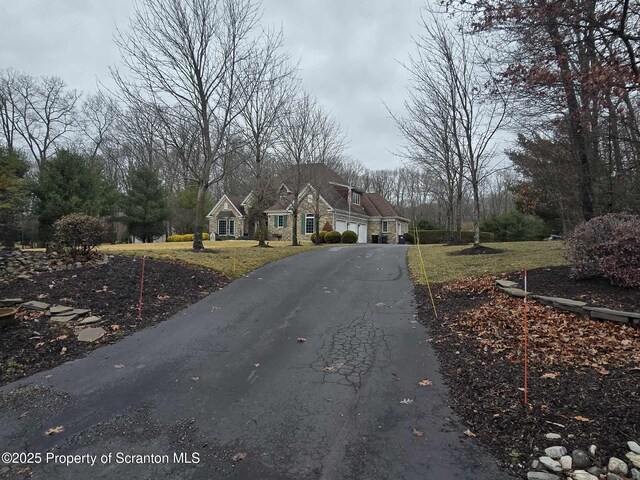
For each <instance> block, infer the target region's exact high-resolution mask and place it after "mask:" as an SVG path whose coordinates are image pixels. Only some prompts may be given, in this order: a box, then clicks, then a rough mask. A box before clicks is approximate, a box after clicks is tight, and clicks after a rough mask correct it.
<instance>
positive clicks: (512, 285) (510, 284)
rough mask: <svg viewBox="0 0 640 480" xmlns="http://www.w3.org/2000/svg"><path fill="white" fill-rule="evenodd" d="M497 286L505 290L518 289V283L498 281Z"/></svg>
mask: <svg viewBox="0 0 640 480" xmlns="http://www.w3.org/2000/svg"><path fill="white" fill-rule="evenodd" d="M496 285H498V286H499V287H504V288H517V287H518V283H517V282H512V281H511V280H496Z"/></svg>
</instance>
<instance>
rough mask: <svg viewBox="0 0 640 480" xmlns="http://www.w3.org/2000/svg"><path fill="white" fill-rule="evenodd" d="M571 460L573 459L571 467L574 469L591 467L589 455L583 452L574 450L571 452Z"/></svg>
mask: <svg viewBox="0 0 640 480" xmlns="http://www.w3.org/2000/svg"><path fill="white" fill-rule="evenodd" d="M571 458H572V459H573V466H574V467H575V468H589V467H590V466H591V458H589V454H588V453H587V452H585V451H584V450H580V449H575V450H574V451H573V452H571Z"/></svg>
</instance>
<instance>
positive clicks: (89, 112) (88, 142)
mask: <svg viewBox="0 0 640 480" xmlns="http://www.w3.org/2000/svg"><path fill="white" fill-rule="evenodd" d="M80 113H81V115H80V120H79V122H78V123H79V127H80V131H81V132H82V135H83V137H84V138H83V139H82V143H83V144H84V145H85V147H84V149H85V151H86V152H87V155H88V156H89V157H90V158H96V157H97V156H98V154H99V153H100V151H101V149H102V148H103V147H104V145H105V143H107V142H108V141H109V140H111V139H112V137H113V135H114V128H115V126H116V121H117V119H118V116H119V107H118V104H117V103H116V101H115V100H114V99H113V98H111V97H109V96H108V95H107V94H106V93H105V92H103V91H101V90H98V91H97V92H96V93H94V94H90V95H88V96H87V97H86V98H85V99H84V102H83V103H82V107H81V109H80Z"/></svg>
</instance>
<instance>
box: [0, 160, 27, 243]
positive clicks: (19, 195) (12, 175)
mask: <svg viewBox="0 0 640 480" xmlns="http://www.w3.org/2000/svg"><path fill="white" fill-rule="evenodd" d="M28 171H29V164H28V163H27V162H26V160H24V158H22V157H21V156H20V155H19V154H18V153H17V152H16V151H9V150H8V149H6V148H4V147H0V242H2V243H3V244H4V246H5V247H7V248H13V246H14V245H15V241H16V237H17V223H18V217H19V215H20V212H21V210H22V208H23V207H24V204H25V202H26V199H27V194H28V189H27V179H26V178H25V176H26V174H27V172H28Z"/></svg>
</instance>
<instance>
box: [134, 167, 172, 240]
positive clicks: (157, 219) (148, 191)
mask: <svg viewBox="0 0 640 480" xmlns="http://www.w3.org/2000/svg"><path fill="white" fill-rule="evenodd" d="M124 214H125V218H126V223H127V227H128V229H129V233H130V234H131V235H134V236H135V237H137V238H139V239H140V240H142V241H143V242H144V243H151V242H153V239H154V237H158V236H160V235H162V234H163V233H164V222H165V221H166V220H167V219H168V218H169V207H168V203H167V194H166V191H165V189H164V187H163V185H162V182H161V181H160V178H159V177H158V174H157V172H156V170H154V169H153V168H151V167H150V166H146V165H143V166H139V167H132V168H130V169H129V172H128V174H127V193H126V196H125V201H124Z"/></svg>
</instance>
